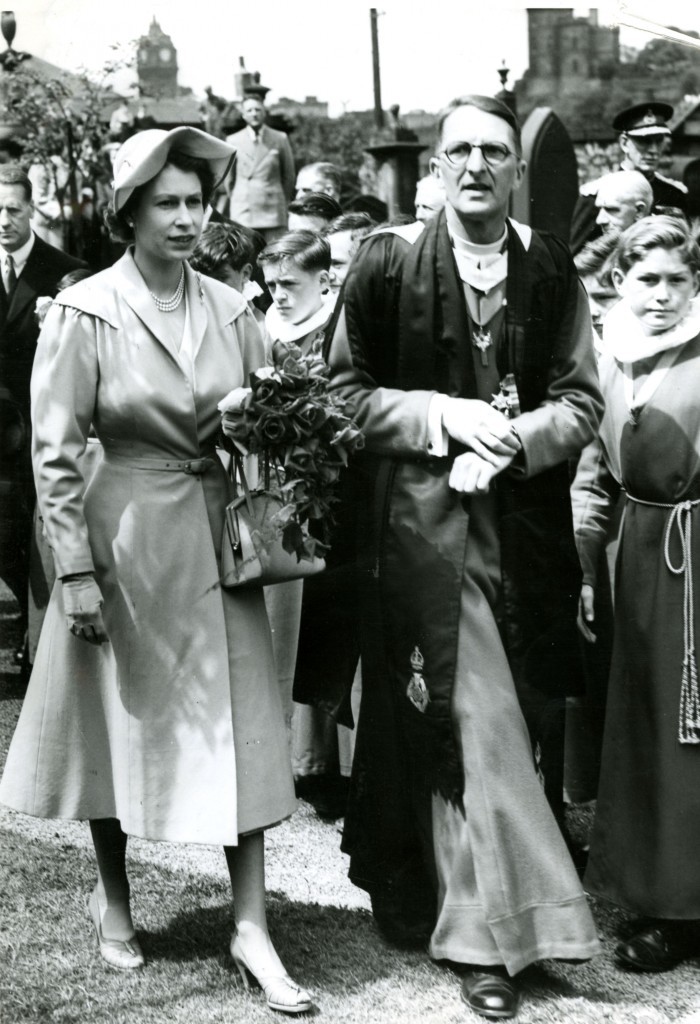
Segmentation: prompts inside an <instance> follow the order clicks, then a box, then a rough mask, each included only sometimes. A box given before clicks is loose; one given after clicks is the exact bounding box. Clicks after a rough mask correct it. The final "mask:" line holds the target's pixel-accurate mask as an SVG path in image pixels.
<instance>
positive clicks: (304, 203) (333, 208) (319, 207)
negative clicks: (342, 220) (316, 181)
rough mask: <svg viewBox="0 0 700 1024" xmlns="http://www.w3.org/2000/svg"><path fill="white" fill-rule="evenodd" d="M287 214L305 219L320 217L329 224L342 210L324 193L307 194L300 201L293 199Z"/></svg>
mask: <svg viewBox="0 0 700 1024" xmlns="http://www.w3.org/2000/svg"><path fill="white" fill-rule="evenodd" d="M289 212H290V213H296V214H300V215H302V216H303V215H306V216H307V217H322V218H323V219H324V220H325V221H327V222H328V223H329V224H330V222H331V221H332V220H334V219H335V218H336V217H339V216H340V215H341V213H342V212H343V210H342V207H341V206H340V204H339V203H337V202H336V201H335V199H334V198H333V197H332V196H327V195H326V193H325V192H307V193H306V195H305V196H302V197H301V199H294V200H293V201H292V202H291V203H290V204H289Z"/></svg>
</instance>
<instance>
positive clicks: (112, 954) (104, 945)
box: [88, 887, 146, 971]
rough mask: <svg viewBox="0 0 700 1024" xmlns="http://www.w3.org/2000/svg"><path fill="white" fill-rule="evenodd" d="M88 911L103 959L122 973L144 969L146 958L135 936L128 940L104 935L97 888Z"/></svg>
mask: <svg viewBox="0 0 700 1024" xmlns="http://www.w3.org/2000/svg"><path fill="white" fill-rule="evenodd" d="M88 910H89V911H90V917H91V918H92V923H93V924H94V926H95V933H96V934H97V945H98V947H99V950H100V956H101V957H102V959H103V960H105V961H106V962H107V963H108V964H109V966H110V967H116V968H117V970H120V971H133V970H135V969H137V968H139V967H143V965H144V964H145V963H146V958H145V957H144V955H143V951H142V949H141V946H140V945H139V940H138V939H137V938H136V935H135V934H134V935H133V936H132V938H130V939H126V940H120V939H106V938H105V937H104V935H103V934H102V915H101V914H100V904H99V900H98V898H97V887H95V888H94V889H93V890H92V892H91V893H90V897H89V899H88Z"/></svg>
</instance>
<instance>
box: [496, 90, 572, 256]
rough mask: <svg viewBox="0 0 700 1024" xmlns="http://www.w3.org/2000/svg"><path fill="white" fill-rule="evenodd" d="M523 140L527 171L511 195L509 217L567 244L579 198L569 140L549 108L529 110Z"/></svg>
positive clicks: (564, 129)
mask: <svg viewBox="0 0 700 1024" xmlns="http://www.w3.org/2000/svg"><path fill="white" fill-rule="evenodd" d="M522 139H523V158H524V159H525V160H526V161H527V170H526V172H525V178H524V180H523V182H522V184H521V186H520V188H519V189H518V191H517V192H515V193H514V194H513V201H512V210H511V212H512V215H513V217H514V218H515V219H516V220H519V221H520V222H521V223H523V224H529V225H530V226H531V227H533V228H537V229H539V230H541V231H551V232H552V233H553V234H555V235H558V236H559V238H561V239H562V240H563V241H565V242H567V243H568V241H569V228H570V226H571V214H572V213H573V209H574V206H575V204H576V199H577V197H578V168H577V165H576V154H575V153H574V147H573V145H572V142H571V139H570V138H569V136H568V134H567V131H566V128H565V127H564V125H563V124H562V123H561V121H560V120H559V118H558V117H557V115H556V114H555V113H554V111H553V110H552V109H551V108H550V107H536V108H535V109H534V110H533V111H532V113H531V114H530V116H529V117H528V119H527V120H526V122H525V124H524V125H523V130H522Z"/></svg>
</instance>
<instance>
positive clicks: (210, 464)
mask: <svg viewBox="0 0 700 1024" xmlns="http://www.w3.org/2000/svg"><path fill="white" fill-rule="evenodd" d="M216 458H217V456H216V453H215V452H212V453H211V455H203V456H201V457H200V458H198V459H149V458H145V457H141V456H136V455H125V454H123V453H120V452H110V451H105V453H104V460H105V462H107V463H110V462H111V463H113V464H114V465H117V466H127V467H128V468H129V469H150V470H153V471H155V472H161V473H187V475H188V476H202V474H203V473H206V472H207V471H208V470H210V469H213V468H214V466H215V465H216Z"/></svg>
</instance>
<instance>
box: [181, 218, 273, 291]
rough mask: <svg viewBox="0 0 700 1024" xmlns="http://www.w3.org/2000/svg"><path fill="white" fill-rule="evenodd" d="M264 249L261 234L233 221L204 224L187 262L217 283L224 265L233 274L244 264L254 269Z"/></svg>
mask: <svg viewBox="0 0 700 1024" xmlns="http://www.w3.org/2000/svg"><path fill="white" fill-rule="evenodd" d="M264 247H265V240H264V238H263V237H262V235H260V234H259V233H258V232H257V231H253V230H252V229H251V228H246V227H244V226H243V225H242V224H236V223H234V222H233V221H230V222H227V223H214V224H208V225H207V226H206V228H205V229H204V231H203V232H202V235H201V238H200V239H199V241H198V242H197V248H196V249H195V250H194V252H193V253H192V257H191V259H190V263H191V264H192V266H193V268H194V269H195V270H199V272H200V273H202V274H207V275H208V276H209V277H215V278H216V279H217V280H221V278H222V276H223V274H222V272H223V269H224V268H225V267H227V266H228V267H231V268H232V269H233V270H235V271H236V272H239V271H241V270H242V269H243V267H244V266H245V265H246V263H250V264H251V265H252V266H255V262H256V260H257V258H258V255H259V254H260V252H261V251H262V250H263V249H264Z"/></svg>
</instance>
